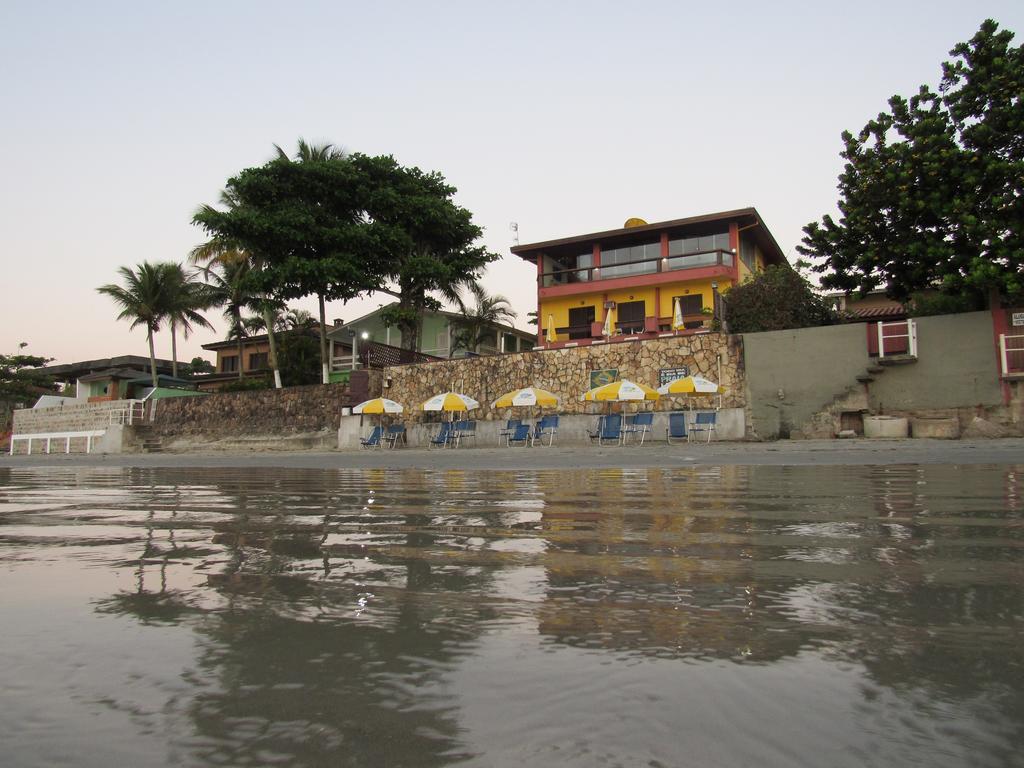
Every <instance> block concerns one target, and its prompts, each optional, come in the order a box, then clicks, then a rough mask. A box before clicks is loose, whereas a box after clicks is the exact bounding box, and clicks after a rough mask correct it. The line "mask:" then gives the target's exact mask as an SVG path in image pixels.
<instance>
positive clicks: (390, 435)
mask: <svg viewBox="0 0 1024 768" xmlns="http://www.w3.org/2000/svg"><path fill="white" fill-rule="evenodd" d="M384 439H385V440H386V441H387V443H388V448H394V447H395V446H396V445H398V441H399V440H401V441H402V442H405V424H392V425H391V426H390V427H388V431H387V433H386V434H385V435H384Z"/></svg>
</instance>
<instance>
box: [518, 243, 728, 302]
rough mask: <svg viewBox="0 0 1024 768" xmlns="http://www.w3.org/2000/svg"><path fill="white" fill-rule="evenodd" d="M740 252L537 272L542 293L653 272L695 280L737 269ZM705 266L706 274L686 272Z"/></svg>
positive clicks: (656, 278) (663, 278)
mask: <svg viewBox="0 0 1024 768" xmlns="http://www.w3.org/2000/svg"><path fill="white" fill-rule="evenodd" d="M735 259H736V254H735V253H733V252H732V251H730V250H725V249H721V248H717V249H714V250H709V251H698V252H696V253H687V254H685V255H682V256H666V257H657V258H653V259H639V260H636V261H621V262H616V263H614V264H604V265H601V266H597V267H576V268H572V269H559V270H554V271H551V272H541V273H539V274H538V275H537V283H538V287H539V288H540V291H541V295H544V294H546V293H549V291H547V290H546V289H560V288H561V289H568V290H557V291H556V292H557V293H563V292H570V293H574V292H579V291H580V290H581V289H584V290H585V289H586V286H587V285H588V284H590V283H599V284H602V285H601V287H602V288H604V287H606V286H605V283H606V281H611V280H623V279H625V280H628V281H630V282H636V279H637V278H644V277H645V276H651V278H649V280H650V282H652V283H653V282H670V281H672V280H691V279H698V278H700V277H705V276H708V275H715V274H722V275H725V274H728V273H731V271H732V269H733V264H734V262H735ZM697 270H701V271H702V274H686V273H692V272H694V271H697Z"/></svg>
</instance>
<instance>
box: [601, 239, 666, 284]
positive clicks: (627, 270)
mask: <svg viewBox="0 0 1024 768" xmlns="http://www.w3.org/2000/svg"><path fill="white" fill-rule="evenodd" d="M660 257H661V241H660V240H656V241H654V242H653V243H643V244H641V245H631V246H627V247H625V248H611V249H609V250H607V251H606V250H603V249H602V251H601V277H602V278H608V277H623V276H625V275H646V274H649V273H651V272H657V271H658V261H657V260H658V259H659V258H660ZM636 261H641V262H643V263H641V264H631V263H629V262H636Z"/></svg>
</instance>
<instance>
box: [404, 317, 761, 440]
mask: <svg viewBox="0 0 1024 768" xmlns="http://www.w3.org/2000/svg"><path fill="white" fill-rule="evenodd" d="M742 356H743V353H742V343H741V340H740V339H739V338H738V337H729V336H726V335H724V334H720V333H706V334H698V335H694V336H673V337H671V338H665V339H652V340H648V341H632V342H630V341H627V342H619V343H611V344H594V345H591V346H584V347H568V348H563V349H551V350H536V351H532V352H520V353H516V354H504V355H489V356H486V357H477V358H467V359H460V360H450V361H444V362H436V363H424V364H420V365H402V366H395V367H392V368H387V369H386V370H385V371H384V380H385V384H388V383H390V385H389V386H385V388H384V395H385V397H389V398H391V399H392V400H397V401H398V402H400V403H402V404H403V405H405V406H406V408H407V409H409V410H408V412H407V414H406V415H405V420H406V421H417V420H422V419H423V417H424V414H422V413H419V414H417V412H416V410H415V408H416V406H417V405H419V404H420V403H422V402H423V401H424V400H427V399H428V398H430V397H431V396H432V395H436V394H438V393H440V392H445V391H448V390H450V389H454V390H455V391H457V392H462V393H464V394H467V395H469V396H470V397H472V398H474V399H476V400H478V401H479V402H480V405H481V407H480V408H479V409H478V410H475V411H473V412H472V414H471V416H472V418H475V419H477V420H488V419H506V418H508V416H509V409H501V410H500V411H495V410H494V409H492V408H491V407H490V403H491V402H493V401H494V400H496V399H497V398H498V397H500V396H501V395H502V394H504V393H505V392H508V391H510V390H513V389H517V388H520V387H526V386H531V385H532V386H537V387H541V388H543V389H548V390H551V391H552V392H554V393H555V394H557V395H560V396H561V398H562V406H561V408H560V409H559V412H560V413H564V414H577V413H596V412H599V411H602V412H603V411H604V410H605V409H606V408H607V406H606V405H605V404H603V403H602V404H595V403H583V402H580V400H579V397H580V395H581V394H582V393H583V392H585V391H586V390H587V389H588V388H589V386H590V372H591V371H595V370H604V369H609V368H614V369H617V370H618V372H619V378H624V379H631V380H633V381H636V382H639V383H643V384H647V385H648V386H654V387H657V386H658V374H659V370H660V369H662V368H678V367H681V366H687V367H688V368H689V372H690V373H691V374H700V375H702V376H706V377H707V378H709V379H712V380H714V381H720V382H721V383H722V384H724V385H725V386H726V387H727V392H726V394H725V395H724V396H723V398H722V401H723V402H722V406H723V407H725V408H735V407H740V408H742V407H743V405H744V392H745V383H744V380H743V364H742ZM719 361H720V362H721V368H720V369H719ZM717 400H718V398H717V397H716V398H707V397H706V398H703V399H701V400H698V401H697V403H698V404H700V405H704V406H705V407H707V406H710V405H712V403H713V402H714V404H715V405H717ZM686 405H687V403H686V399H685V398H677V397H665V398H662V399H661V400H660V401H659V402H658V403H657V404H656V405H655V410H659V411H670V410H677V409H680V408H685V407H686ZM521 410H524V411H525V410H527V409H521ZM517 415H518V414H517ZM522 415H523V416H526V417H532V416H534V415H535V414H532V413H531V414H527V413H523V414H522ZM427 418H428V419H430V420H432V419H434V418H436V415H430V414H428V415H427Z"/></svg>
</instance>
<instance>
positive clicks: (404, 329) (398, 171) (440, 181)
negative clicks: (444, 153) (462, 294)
mask: <svg viewBox="0 0 1024 768" xmlns="http://www.w3.org/2000/svg"><path fill="white" fill-rule="evenodd" d="M349 164H350V165H351V166H352V167H353V168H354V169H355V170H356V171H357V172H358V173H359V176H360V178H361V180H362V183H364V184H365V185H366V189H367V191H368V194H367V196H366V198H365V205H366V216H367V221H369V222H372V224H373V228H374V229H373V233H372V237H371V239H372V242H373V243H374V244H375V245H376V248H377V255H378V259H379V261H376V262H375V267H377V268H378V269H383V271H384V276H385V280H384V281H383V282H382V283H381V284H380V285H379V286H378V287H377V289H378V290H380V291H381V292H383V293H386V294H389V295H391V296H394V297H396V298H397V299H398V303H397V304H396V305H393V306H390V307H386V308H385V310H384V312H382V313H381V315H382V318H383V320H384V322H385V323H387V324H389V325H394V326H397V327H398V329H399V330H400V331H401V333H402V346H403V347H405V348H406V349H412V350H417V351H418V350H419V348H420V342H421V332H420V331H421V328H422V326H423V315H424V313H425V312H427V311H436V310H439V309H441V307H442V301H443V300H447V301H450V302H453V303H457V302H458V301H459V290H460V288H462V287H466V286H471V285H473V284H474V283H475V282H476V281H477V280H478V278H479V276H480V272H481V270H483V269H484V267H486V265H487V264H489V263H490V262H492V261H494V260H495V259H497V258H498V256H497V254H494V253H491V252H489V251H487V249H486V248H484V247H483V246H482V245H480V244H478V242H477V241H478V240H479V238H480V235H481V234H482V230H481V229H480V227H478V226H477V225H475V224H474V223H473V216H472V214H471V213H470V212H469V211H468V210H466V209H465V208H462V207H461V206H458V205H456V204H455V202H454V199H453V198H454V195H455V192H456V189H455V187H453V186H451V185H450V184H448V183H447V182H446V181H445V179H444V177H443V176H442V175H441V174H440V173H437V172H432V173H427V172H424V171H422V170H420V169H419V168H415V167H413V168H406V167H403V166H401V165H399V163H398V162H397V161H396V160H395V159H394V158H393V157H391V156H388V155H384V156H377V157H369V156H367V155H362V154H358V153H357V154H354V155H352V156H351V157H350V158H349Z"/></svg>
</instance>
